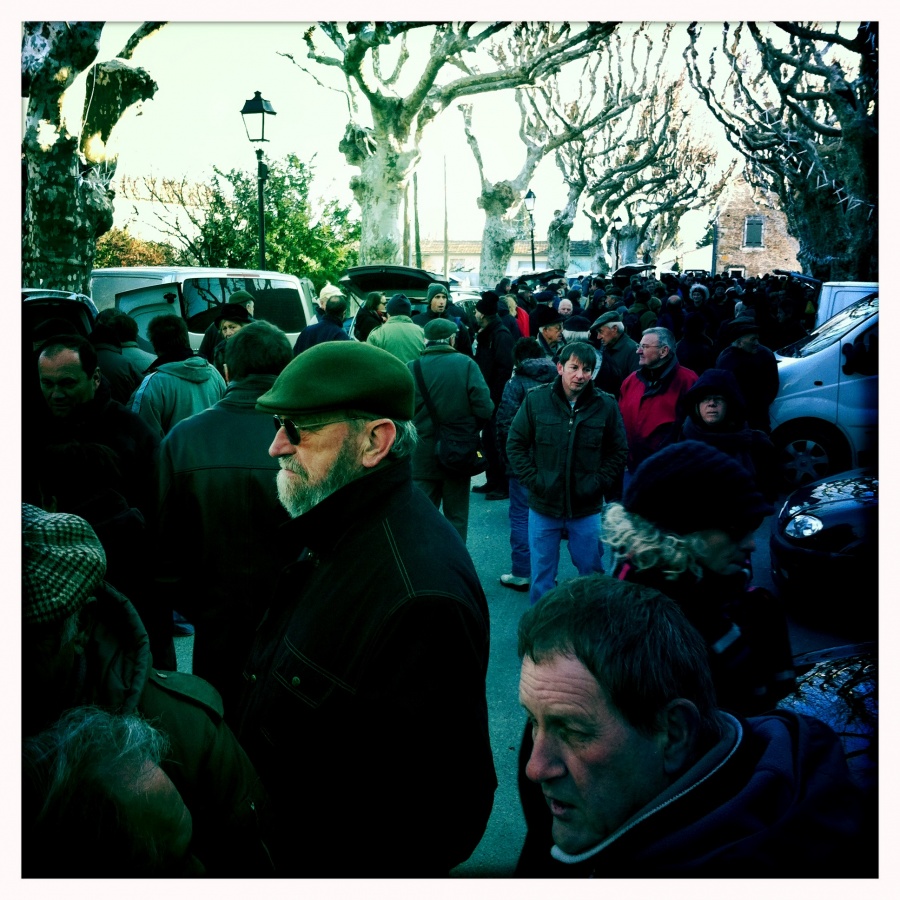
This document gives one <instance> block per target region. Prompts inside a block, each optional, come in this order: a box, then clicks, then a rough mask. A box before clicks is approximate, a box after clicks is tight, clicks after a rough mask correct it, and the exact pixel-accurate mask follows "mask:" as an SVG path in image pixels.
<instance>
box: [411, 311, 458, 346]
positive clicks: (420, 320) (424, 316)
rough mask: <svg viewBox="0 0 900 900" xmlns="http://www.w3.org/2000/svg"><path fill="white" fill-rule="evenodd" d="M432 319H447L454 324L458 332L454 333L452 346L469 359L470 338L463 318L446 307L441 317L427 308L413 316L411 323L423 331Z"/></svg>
mask: <svg viewBox="0 0 900 900" xmlns="http://www.w3.org/2000/svg"><path fill="white" fill-rule="evenodd" d="M433 319H447V320H448V321H450V322H456V327H457V328H458V329H459V331H457V332H456V344H454V346H455V348H456V349H457V350H458V351H459V352H460V353H465V355H466V356H468V357H470V358H471V356H472V336H471V335H470V334H469V326H468V323H467V322H466V320H465V318H463V317H462V316H458V315H456V314H455V313H454V311H453V310H452V309H451V308H450V306H447V308H446V309H445V310H444V311H443V313H441V315H438V314H437V313H435V312H433V311H432V310H431V309H430V308H429V309H426V310H425V312H423V313H419V314H418V315H417V316H413V322H415V324H416V325H418V326H419V327H421V328H423V329H424V328H425V326H426V325H427V324H428V323H429V322H431V321H432V320H433Z"/></svg>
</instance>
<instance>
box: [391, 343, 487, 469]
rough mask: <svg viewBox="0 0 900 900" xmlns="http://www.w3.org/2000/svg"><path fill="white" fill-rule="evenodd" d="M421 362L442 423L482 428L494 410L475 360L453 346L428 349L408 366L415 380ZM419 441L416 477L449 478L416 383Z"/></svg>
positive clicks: (414, 463)
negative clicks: (440, 457)
mask: <svg viewBox="0 0 900 900" xmlns="http://www.w3.org/2000/svg"><path fill="white" fill-rule="evenodd" d="M417 363H421V366H422V379H423V380H424V382H425V387H426V389H427V390H428V393H429V395H430V397H431V402H432V405H433V406H434V408H435V410H436V412H437V414H438V418H439V419H440V420H441V421H442V422H452V421H463V420H470V421H471V423H472V425H473V428H474V427H476V426H477V427H478V428H479V429H480V428H482V427H483V426H484V424H485V422H487V421H488V420H489V419H490V417H491V413H493V411H494V404H493V402H492V401H491V394H490V391H488V386H487V384H486V383H485V381H484V377H483V376H482V374H481V371H480V369H479V368H478V366H477V365H476V364H475V361H474V360H473V359H472V358H471V357H469V356H465V355H463V354H462V353H459V352H457V351H456V350H454V349H453V347H451V346H450V345H449V344H432V345H431V346H426V347H425V349H424V350H423V351H422V355H421V357H419V359H418V360H413V361H412V362H411V363H408V365H409V370H410V372H411V373H412V374H413V379H415V370H414V368H413V367H414V366H415V365H416V364H417ZM413 422H414V424H415V426H416V431H417V432H418V434H419V442H418V444H416V449H415V451H414V452H413V464H412V467H413V478H414V479H416V480H417V481H435V480H440V479H443V478H446V477H447V472H446V471H445V470H443V469H441V468H440V466H439V465H438V461H437V457H436V456H435V455H434V446H435V427H434V422H433V421H432V419H431V416H430V414H429V412H428V407H427V406H426V405H425V401H424V399H423V398H422V395H421V392H420V391H419V383H418V381H416V413H415V417H414V418H413Z"/></svg>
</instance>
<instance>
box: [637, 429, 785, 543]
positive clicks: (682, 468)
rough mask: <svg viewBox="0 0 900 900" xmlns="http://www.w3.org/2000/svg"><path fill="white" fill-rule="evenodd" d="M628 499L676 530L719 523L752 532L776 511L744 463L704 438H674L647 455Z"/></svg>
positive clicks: (664, 526)
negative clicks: (650, 454) (691, 439)
mask: <svg viewBox="0 0 900 900" xmlns="http://www.w3.org/2000/svg"><path fill="white" fill-rule="evenodd" d="M622 505H623V506H624V507H625V509H626V510H628V512H630V513H634V514H636V515H638V516H640V517H641V518H643V519H646V520H647V521H648V522H651V523H652V524H654V525H656V526H657V528H659V529H660V530H662V531H667V532H670V533H672V534H681V535H684V534H693V533H694V532H695V531H705V530H706V529H707V528H719V529H722V530H723V531H727V532H729V533H730V534H737V533H739V534H741V535H744V534H748V533H750V532H751V531H755V530H756V529H757V528H759V526H760V524H762V520H763V519H764V518H765V517H766V516H768V515H769V514H770V513H772V512H774V507H773V506H772V505H771V504H769V503H767V502H766V500H765V498H764V497H763V496H762V494H760V493H759V491H757V490H756V486H755V484H754V483H753V477H752V476H751V475H750V473H749V472H748V471H747V470H746V469H745V468H744V467H743V466H742V465H740V463H737V462H735V460H733V459H732V458H731V457H730V456H726V455H725V454H724V453H722V452H721V451H720V450H716V448H715V447H712V446H710V445H709V444H705V443H703V442H702V441H681V442H679V443H677V444H670V445H669V446H668V447H664V448H663V449H662V450H659V451H657V452H656V453H654V454H653V455H652V456H649V457H647V459H645V460H644V461H643V462H642V463H641V464H640V465H639V466H638V467H637V470H636V471H635V473H634V475H633V477H632V479H631V481H630V482H629V483H628V486H627V487H626V488H625V494H624V496H623V497H622Z"/></svg>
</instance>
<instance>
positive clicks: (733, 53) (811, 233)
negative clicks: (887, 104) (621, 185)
mask: <svg viewBox="0 0 900 900" xmlns="http://www.w3.org/2000/svg"><path fill="white" fill-rule="evenodd" d="M701 34H702V28H701V27H700V26H699V25H698V24H697V23H696V22H694V23H692V24H691V25H689V26H688V35H689V38H690V41H689V44H688V46H687V48H686V49H685V51H684V58H685V61H686V62H687V66H688V73H689V77H690V82H691V85H692V86H693V87H694V89H695V90H696V91H697V93H698V94H699V95H700V97H701V98H702V99H703V100H704V102H705V103H706V105H707V106H708V107H709V109H710V110H711V111H712V113H713V115H714V116H715V117H716V119H717V120H718V121H719V123H720V124H721V125H722V127H723V129H724V133H725V136H726V137H727V139H728V141H729V143H730V144H731V145H732V147H734V148H735V149H736V150H738V151H739V152H740V153H741V154H742V155H743V157H744V159H745V161H746V162H745V177H746V178H747V180H748V182H749V183H750V184H752V185H754V186H755V187H757V188H759V189H761V190H763V191H770V190H771V191H774V192H775V194H776V195H777V197H778V199H779V202H780V205H781V208H782V210H783V211H784V213H785V215H786V217H787V221H788V228H789V230H790V232H791V234H793V235H794V237H796V238H797V240H798V241H799V243H800V251H799V253H798V259H799V260H800V264H801V266H802V267H803V269H804V271H805V272H806V273H808V274H811V275H813V276H815V277H816V278H820V279H823V280H837V281H843V280H877V278H878V23H877V22H861V23H856V22H854V23H818V22H772V23H757V22H745V23H737V24H736V25H733V24H730V23H727V22H726V23H724V24H723V25H722V34H721V40H720V41H719V42H716V43H714V44H712V45H711V48H710V49H709V51H708V55H707V57H706V63H705V66H704V65H703V64H702V63H701V58H702V56H703V55H704V54H705V53H706V51H705V50H703V51H702V50H701V46H702V40H701ZM718 67H721V71H720V70H719V68H718ZM704 69H705V71H704Z"/></svg>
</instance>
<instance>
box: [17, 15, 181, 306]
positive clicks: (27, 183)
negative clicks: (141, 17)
mask: <svg viewBox="0 0 900 900" xmlns="http://www.w3.org/2000/svg"><path fill="white" fill-rule="evenodd" d="M104 24H105V23H104V22H26V23H24V26H23V38H22V96H23V98H27V101H28V103H27V110H26V113H25V128H24V136H23V140H22V170H23V171H22V283H23V284H25V285H29V286H33V287H46V288H54V289H60V290H71V291H80V292H82V293H87V292H88V282H89V279H90V273H91V269H92V267H93V261H94V252H95V249H96V243H97V238H99V237H100V236H101V235H102V234H104V233H105V232H106V231H108V230H109V229H110V228H111V227H112V223H113V198H114V195H115V192H114V191H113V189H112V187H111V185H110V182H111V181H112V179H113V176H114V175H115V170H116V158H115V155H114V154H113V153H112V152H111V151H110V149H109V141H110V135H111V133H112V130H113V128H114V127H115V125H116V124H117V123H118V122H119V121H120V119H121V118H122V116H123V115H124V114H125V112H126V111H127V110H128V109H130V108H131V107H133V106H135V105H136V104H138V103H140V102H142V101H144V100H149V99H150V98H152V97H153V95H154V94H155V92H156V83H155V82H154V81H153V79H152V78H151V77H150V75H149V74H148V73H147V72H146V71H145V70H144V69H142V68H140V67H138V66H134V65H132V64H131V62H130V60H131V58H132V54H133V53H134V50H135V47H137V45H138V44H139V43H140V42H141V41H142V40H144V38H146V37H148V36H149V35H151V34H153V33H155V32H156V31H158V30H159V28H161V27H162V26H163V25H164V24H165V23H163V22H145V23H143V24H142V25H140V26H139V27H138V28H137V29H136V30H135V31H134V33H133V34H132V35H131V37H130V38H129V39H128V41H127V42H126V44H125V46H124V47H123V48H122V50H121V51H120V52H119V53H118V55H117V56H116V57H115V58H114V59H111V60H105V61H101V62H96V59H97V53H98V45H99V41H100V35H101V33H102V31H103V26H104ZM84 72H86V73H87V76H86V77H87V84H86V91H85V101H84V108H83V112H82V116H81V122H80V130H79V132H78V133H77V134H73V133H72V132H71V131H70V130H69V129H68V127H67V124H66V122H65V121H64V119H63V108H62V107H63V99H64V95H65V93H66V91H67V90H69V88H70V87H71V86H72V84H73V83H74V82H75V80H76V78H77V77H78V76H79V75H81V74H82V73H84Z"/></svg>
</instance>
